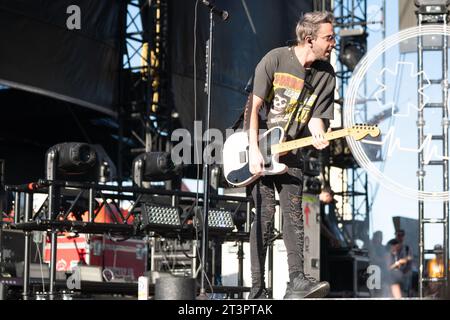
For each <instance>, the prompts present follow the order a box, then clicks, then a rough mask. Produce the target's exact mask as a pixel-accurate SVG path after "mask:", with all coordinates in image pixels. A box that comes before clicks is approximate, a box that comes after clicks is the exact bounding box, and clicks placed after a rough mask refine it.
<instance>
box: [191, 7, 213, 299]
mask: <svg viewBox="0 0 450 320" xmlns="http://www.w3.org/2000/svg"><path fill="white" fill-rule="evenodd" d="M213 28H214V19H213V11H212V10H210V11H209V40H208V42H207V44H206V55H207V57H206V69H207V72H206V77H207V79H206V84H205V85H206V88H205V89H206V94H207V95H208V100H207V101H208V102H207V112H206V129H205V130H206V145H208V143H209V140H210V136H209V122H210V120H211V91H212V90H211V83H212V81H211V76H212V51H213V50H212V49H213ZM194 81H195V79H194ZM209 174H210V167H209V159H204V164H203V219H202V222H203V226H202V242H201V248H202V252H201V254H202V261H201V280H200V294H199V296H198V297H197V299H199V300H205V299H207V298H208V297H207V295H206V287H205V278H206V277H207V276H208V270H207V269H206V266H207V260H208V213H209V180H210V179H209Z"/></svg>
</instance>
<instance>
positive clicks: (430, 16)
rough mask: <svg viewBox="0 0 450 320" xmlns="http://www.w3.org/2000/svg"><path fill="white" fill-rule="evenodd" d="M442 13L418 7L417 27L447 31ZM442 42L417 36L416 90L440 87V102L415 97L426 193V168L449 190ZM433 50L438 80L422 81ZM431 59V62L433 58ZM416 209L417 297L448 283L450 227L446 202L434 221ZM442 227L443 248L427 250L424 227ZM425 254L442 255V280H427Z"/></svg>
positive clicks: (421, 177) (445, 14)
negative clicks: (436, 124)
mask: <svg viewBox="0 0 450 320" xmlns="http://www.w3.org/2000/svg"><path fill="white" fill-rule="evenodd" d="M441 9H442V10H440V11H437V12H434V13H430V12H429V11H427V10H426V6H423V7H419V9H418V11H417V24H418V25H419V26H423V25H425V24H427V23H433V24H442V25H443V28H446V27H447V25H448V13H449V11H448V8H447V7H445V6H442V8H441ZM440 37H441V40H442V43H441V44H440V45H438V46H430V45H426V44H425V40H426V39H425V36H422V35H421V36H419V37H418V51H417V54H418V56H417V63H418V66H417V69H418V70H417V71H418V79H417V80H418V88H422V87H423V85H424V84H430V85H435V86H436V85H438V86H441V87H442V101H441V102H433V103H425V101H424V96H423V95H421V94H419V95H418V105H419V106H423V108H418V112H417V133H418V148H419V150H420V152H419V154H418V170H417V177H418V186H419V191H424V190H425V180H426V179H425V177H426V172H427V168H428V170H430V169H429V168H430V166H434V167H437V168H439V169H438V170H440V172H441V173H442V184H443V185H442V186H443V191H444V192H448V190H449V164H448V160H447V159H448V156H449V145H448V138H449V134H448V129H449V119H448V116H449V112H448V89H449V86H448V37H447V36H440ZM430 51H433V52H434V54H436V53H437V54H439V55H441V59H442V73H441V78H440V79H424V73H423V71H424V70H425V69H426V66H425V64H426V62H425V57H424V54H425V53H427V52H430ZM428 60H430V59H428ZM433 60H434V59H433ZM435 63H436V62H435V61H429V64H430V67H431V65H432V64H435ZM428 109H433V111H434V110H439V111H440V112H435V113H425V111H426V110H428ZM433 114H434V117H435V118H436V117H438V120H441V119H442V120H441V121H440V122H441V127H442V128H441V130H442V131H441V135H433V136H432V140H433V141H440V142H441V147H442V154H443V159H442V160H432V161H429V162H427V161H425V155H424V154H425V153H426V152H427V151H426V150H425V149H426V148H422V146H423V145H424V144H425V143H426V141H425V140H426V134H425V126H426V123H427V121H431V120H432V118H433ZM418 206H419V207H418V209H419V295H420V297H423V296H424V284H425V283H429V282H443V283H444V288H445V287H446V286H447V280H448V225H449V202H448V200H447V201H443V204H442V206H443V207H442V209H443V212H442V217H441V218H437V219H432V218H427V217H425V202H424V201H423V200H420V199H419V201H418ZM430 224H434V225H441V226H442V231H443V244H442V249H426V248H425V230H426V227H425V226H426V225H430ZM426 254H436V255H437V254H443V256H444V259H443V263H444V268H443V277H439V278H438V277H430V276H429V275H428V276H427V277H426V276H425V271H426V268H425V255H426Z"/></svg>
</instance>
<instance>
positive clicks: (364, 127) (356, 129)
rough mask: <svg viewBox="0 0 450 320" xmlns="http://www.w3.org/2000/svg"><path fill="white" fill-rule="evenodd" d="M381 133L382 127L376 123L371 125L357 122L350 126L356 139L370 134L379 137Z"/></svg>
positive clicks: (351, 133)
mask: <svg viewBox="0 0 450 320" xmlns="http://www.w3.org/2000/svg"><path fill="white" fill-rule="evenodd" d="M380 133H381V131H380V128H378V126H376V125H375V126H371V125H368V124H355V125H353V126H352V127H351V128H350V135H351V136H352V137H353V138H355V140H361V139H363V138H365V137H366V136H368V135H370V136H371V137H373V138H375V137H378V136H379V135H380Z"/></svg>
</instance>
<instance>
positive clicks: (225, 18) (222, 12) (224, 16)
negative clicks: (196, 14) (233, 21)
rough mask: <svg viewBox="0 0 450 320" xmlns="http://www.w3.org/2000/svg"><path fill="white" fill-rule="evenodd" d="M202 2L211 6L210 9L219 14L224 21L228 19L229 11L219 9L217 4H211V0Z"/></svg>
mask: <svg viewBox="0 0 450 320" xmlns="http://www.w3.org/2000/svg"><path fill="white" fill-rule="evenodd" d="M202 3H203V4H204V5H205V6H207V7H208V8H209V10H211V11H212V13H214V14H216V15H218V16H219V17H220V18H221V19H222V21H225V20H227V19H228V17H229V14H228V11H225V10H220V9H218V8H217V7H216V6H215V5H213V4H211V2H210V1H208V0H202Z"/></svg>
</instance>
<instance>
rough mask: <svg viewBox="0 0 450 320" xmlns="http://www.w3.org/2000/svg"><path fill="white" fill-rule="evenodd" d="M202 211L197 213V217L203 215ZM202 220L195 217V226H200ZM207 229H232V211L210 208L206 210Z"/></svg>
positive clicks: (225, 230)
mask: <svg viewBox="0 0 450 320" xmlns="http://www.w3.org/2000/svg"><path fill="white" fill-rule="evenodd" d="M202 213H203V211H199V212H198V213H197V217H203V215H202ZM202 226H203V221H202V220H200V219H197V227H198V228H201V227H202ZM208 229H211V230H214V231H222V232H229V231H232V230H233V229H234V222H233V216H232V212H231V211H228V210H224V209H210V210H209V211H208Z"/></svg>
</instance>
